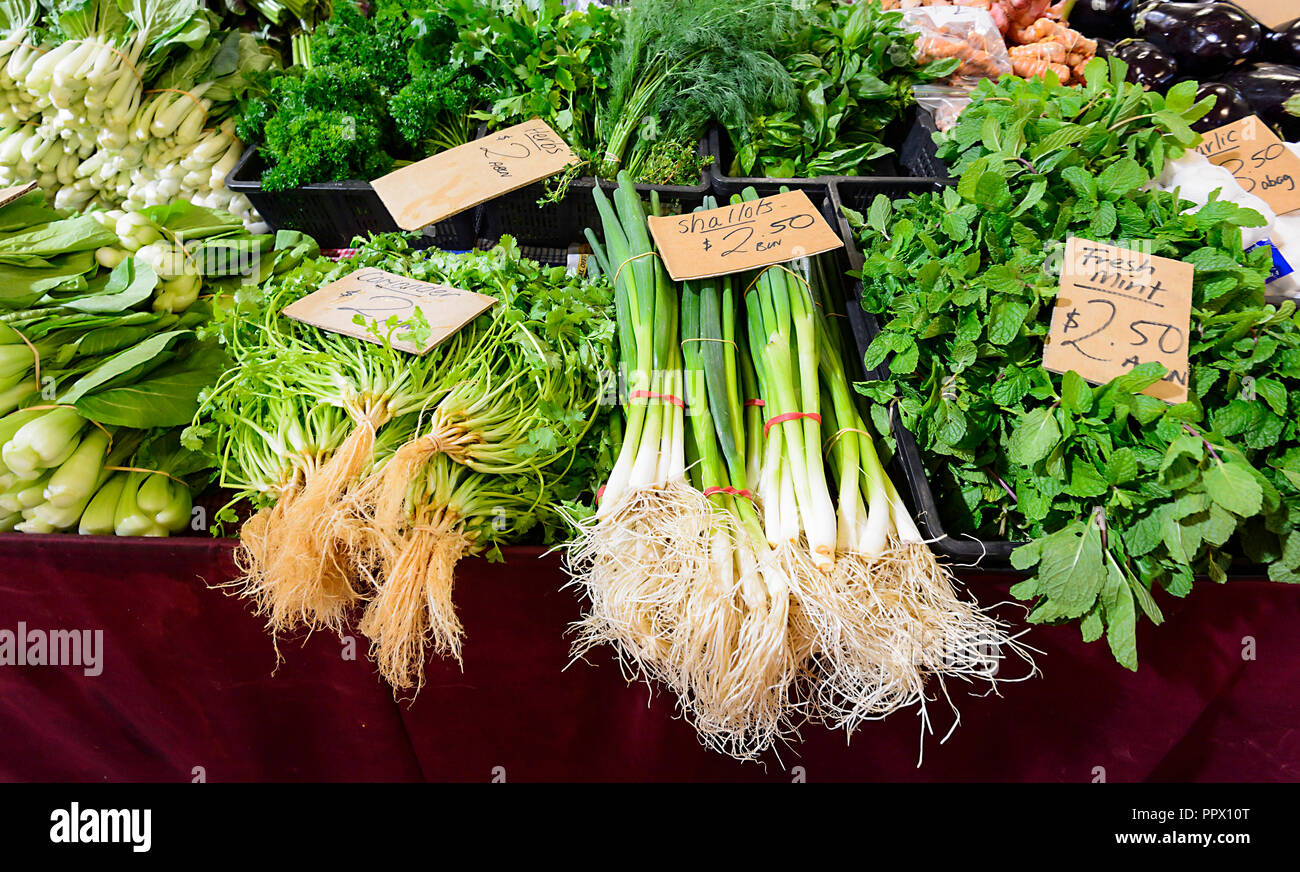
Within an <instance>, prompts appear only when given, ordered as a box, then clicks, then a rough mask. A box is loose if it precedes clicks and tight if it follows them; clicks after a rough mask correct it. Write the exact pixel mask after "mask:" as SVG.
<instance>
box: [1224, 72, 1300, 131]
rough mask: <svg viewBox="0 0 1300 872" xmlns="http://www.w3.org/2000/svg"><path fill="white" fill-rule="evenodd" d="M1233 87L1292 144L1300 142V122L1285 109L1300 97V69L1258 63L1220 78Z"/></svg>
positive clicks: (1299, 119)
mask: <svg viewBox="0 0 1300 872" xmlns="http://www.w3.org/2000/svg"><path fill="white" fill-rule="evenodd" d="M1219 81H1221V82H1224V83H1225V84H1228V85H1231V86H1232V87H1233V88H1236V89H1237V92H1238V93H1240V94H1241V96H1242V99H1244V100H1245V101H1246V103H1248V104H1249V105H1250V108H1251V109H1253V110H1255V113H1256V114H1257V115H1259V117H1260V118H1263V119H1264V120H1265V121H1267V122H1269V123H1270V124H1272V125H1273V126H1275V127H1277V128H1278V129H1279V130H1281V132H1282V135H1283V137H1285V138H1286V140H1287V141H1288V142H1296V141H1300V118H1297V117H1296V116H1294V115H1291V114H1289V113H1288V112H1287V111H1286V109H1284V108H1283V105H1282V104H1284V103H1285V102H1286V101H1287V99H1288V98H1290V97H1291V96H1293V95H1295V94H1300V66H1290V65H1288V64H1270V63H1258V64H1251V65H1249V66H1246V67H1242V68H1240V69H1236V70H1233V71H1232V72H1230V73H1227V74H1226V75H1223V76H1220V77H1219Z"/></svg>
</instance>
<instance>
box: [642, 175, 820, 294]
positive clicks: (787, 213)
mask: <svg viewBox="0 0 1300 872" xmlns="http://www.w3.org/2000/svg"><path fill="white" fill-rule="evenodd" d="M650 233H651V235H652V236H654V239H655V244H656V245H657V246H658V248H659V254H660V256H661V257H662V258H663V261H664V267H665V268H666V269H667V270H668V275H670V276H672V277H673V280H674V281H679V282H680V281H684V280H686V279H704V278H709V277H710V276H721V275H727V274H729V273H735V272H742V271H744V270H750V269H758V268H760V267H765V266H771V265H772V264H775V263H785V262H786V261H788V260H793V259H794V258H796V257H809V256H811V255H814V254H820V253H821V252H823V251H830V250H832V249H835V248H841V247H843V245H844V241H843V240H842V239H840V237H839V235H838V234H836V233H835V231H834V230H832V229H831V227H830V225H829V224H827V223H826V219H825V218H823V217H822V216H821V213H820V212H818V211H817V209H816V208H814V207H813V204H812V201H811V200H809V199H808V195H807V194H805V193H804V192H803V191H787V192H786V193H784V194H776V195H774V196H771V197H760V198H759V199H757V200H749V201H747V202H744V203H737V204H735V205H732V206H719V207H718V208H716V209H704V210H701V211H699V212H692V213H690V214H688V215H672V216H668V217H654V216H652V217H651V218H650Z"/></svg>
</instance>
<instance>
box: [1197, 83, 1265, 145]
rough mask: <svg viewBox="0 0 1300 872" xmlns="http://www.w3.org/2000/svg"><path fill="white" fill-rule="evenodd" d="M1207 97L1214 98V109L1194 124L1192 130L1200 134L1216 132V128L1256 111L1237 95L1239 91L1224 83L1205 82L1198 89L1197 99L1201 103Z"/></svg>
mask: <svg viewBox="0 0 1300 872" xmlns="http://www.w3.org/2000/svg"><path fill="white" fill-rule="evenodd" d="M1205 97H1213V98H1214V108H1213V109H1211V110H1210V111H1209V112H1207V113H1206V114H1205V117H1203V118H1200V119H1197V120H1196V121H1194V122H1193V123H1192V129H1193V130H1195V131H1197V132H1198V133H1205V132H1206V131H1207V130H1214V129H1215V128H1216V127H1222V126H1223V125H1225V124H1231V123H1232V122H1234V121H1239V120H1241V119H1242V118H1245V117H1246V116H1247V115H1253V114H1255V110H1254V109H1251V108H1250V104H1249V103H1247V102H1246V100H1245V98H1244V97H1242V96H1241V94H1239V93H1237V89H1236V88H1234V87H1232V86H1231V85H1225V84H1224V83H1223V82H1204V83H1203V84H1202V85H1201V86H1200V87H1199V88H1197V89H1196V99H1197V100H1198V101H1200V100H1201V99H1202V98H1205Z"/></svg>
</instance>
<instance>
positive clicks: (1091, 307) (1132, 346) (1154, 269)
mask: <svg viewBox="0 0 1300 872" xmlns="http://www.w3.org/2000/svg"><path fill="white" fill-rule="evenodd" d="M1134 245H1135V246H1136V247H1135V248H1120V247H1117V246H1114V245H1106V244H1104V243H1101V242H1090V241H1088V240H1086V239H1079V238H1078V237H1071V238H1070V239H1069V240H1068V241H1067V242H1066V245H1065V262H1064V264H1062V267H1061V291H1060V294H1059V295H1058V296H1057V298H1056V308H1055V309H1053V311H1052V330H1051V333H1050V334H1049V336H1048V341H1047V347H1046V349H1045V350H1044V353H1043V366H1044V367H1046V368H1047V369H1050V370H1052V371H1053V372H1059V373H1064V372H1068V371H1070V370H1074V371H1075V372H1077V373H1078V374H1079V375H1081V376H1083V377H1084V378H1085V379H1087V380H1088V381H1090V382H1093V383H1095V384H1103V383H1105V382H1108V381H1110V380H1111V379H1113V378H1115V377H1117V376H1120V375H1123V374H1124V373H1126V372H1128V371H1130V370H1131V369H1133V368H1134V367H1135V366H1137V365H1139V364H1142V363H1147V362H1149V361H1157V362H1159V363H1161V364H1163V365H1164V367H1165V369H1167V370H1169V374H1168V375H1166V376H1165V378H1164V380H1163V381H1158V382H1156V383H1155V384H1153V385H1151V387H1149V388H1147V389H1146V390H1145V391H1143V393H1146V394H1148V395H1150V396H1153V397H1158V398H1159V399H1162V400H1165V401H1166V402H1169V403H1182V402H1185V401H1186V400H1187V380H1188V362H1187V345H1188V332H1189V330H1190V325H1191V318H1192V276H1193V272H1194V270H1193V267H1192V265H1191V264H1189V263H1183V262H1182V261H1178V260H1170V259H1169V258H1167V257H1156V256H1154V255H1152V254H1149V253H1144V252H1143V251H1141V250H1140V248H1141V243H1140V242H1139V243H1134Z"/></svg>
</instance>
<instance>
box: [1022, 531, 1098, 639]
mask: <svg viewBox="0 0 1300 872" xmlns="http://www.w3.org/2000/svg"><path fill="white" fill-rule="evenodd" d="M1041 547H1042V559H1041V560H1040V561H1039V565H1038V586H1039V590H1040V591H1041V593H1042V595H1043V596H1044V597H1046V598H1047V599H1048V600H1050V601H1051V602H1052V603H1053V605H1054V606H1055V608H1056V611H1057V612H1058V613H1059V614H1060V615H1061V617H1065V618H1075V617H1079V616H1081V615H1083V614H1084V613H1085V612H1087V611H1088V610H1089V609H1090V608H1092V604H1093V603H1094V602H1096V601H1097V594H1098V593H1099V592H1100V591H1101V588H1102V585H1103V584H1104V583H1105V580H1106V568H1105V565H1104V564H1103V563H1102V549H1101V532H1100V531H1099V530H1098V528H1097V524H1096V523H1095V522H1094V521H1091V520H1090V521H1088V522H1087V523H1084V522H1082V521H1076V522H1075V523H1074V524H1072V525H1071V526H1069V527H1067V528H1065V529H1064V530H1062V531H1060V532H1059V533H1053V534H1052V535H1050V536H1047V537H1045V538H1044V539H1043V540H1042V546H1041Z"/></svg>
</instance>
